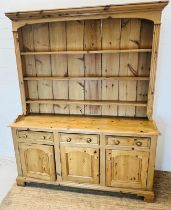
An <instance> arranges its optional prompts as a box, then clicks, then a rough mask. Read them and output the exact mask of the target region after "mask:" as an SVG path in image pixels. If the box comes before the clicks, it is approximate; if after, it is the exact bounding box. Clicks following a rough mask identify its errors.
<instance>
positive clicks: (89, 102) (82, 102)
mask: <svg viewBox="0 0 171 210" xmlns="http://www.w3.org/2000/svg"><path fill="white" fill-rule="evenodd" d="M26 103H27V104H67V105H70V104H77V105H94V106H103V105H122V106H140V107H146V106H147V102H146V101H113V100H103V101H100V100H60V99H54V100H51V99H39V100H33V99H31V100H27V101H26Z"/></svg>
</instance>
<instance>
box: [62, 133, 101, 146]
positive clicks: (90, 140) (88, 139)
mask: <svg viewBox="0 0 171 210" xmlns="http://www.w3.org/2000/svg"><path fill="white" fill-rule="evenodd" d="M60 141H61V142H66V143H67V142H68V143H69V142H71V143H87V144H99V136H98V135H91V134H68V133H61V138H60Z"/></svg>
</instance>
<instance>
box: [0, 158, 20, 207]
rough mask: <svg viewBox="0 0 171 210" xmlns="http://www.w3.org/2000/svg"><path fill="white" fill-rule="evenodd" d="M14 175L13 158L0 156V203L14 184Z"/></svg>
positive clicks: (15, 173) (15, 171)
mask: <svg viewBox="0 0 171 210" xmlns="http://www.w3.org/2000/svg"><path fill="white" fill-rule="evenodd" d="M16 176H17V168H16V164H15V159H12V158H11V159H10V158H8V159H7V158H2V157H0V203H1V201H2V200H3V198H4V197H5V196H6V194H7V193H8V191H9V190H10V189H11V187H12V185H13V184H14V182H15V178H16Z"/></svg>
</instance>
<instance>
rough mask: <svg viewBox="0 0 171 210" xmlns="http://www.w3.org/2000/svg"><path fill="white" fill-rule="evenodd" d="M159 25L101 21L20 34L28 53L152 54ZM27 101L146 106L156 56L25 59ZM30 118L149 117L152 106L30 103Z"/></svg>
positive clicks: (32, 28) (24, 29) (43, 27)
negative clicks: (36, 115) (44, 115)
mask: <svg viewBox="0 0 171 210" xmlns="http://www.w3.org/2000/svg"><path fill="white" fill-rule="evenodd" d="M153 26H154V24H153V22H152V21H149V20H144V19H112V18H108V19H103V20H101V19H97V20H78V21H77V20H76V21H68V22H67V21H66V22H51V23H40V24H33V25H26V26H24V27H22V28H21V29H20V37H19V38H20V40H21V42H20V48H21V49H22V51H23V52H54V51H96V50H97V51H98V50H122V49H151V48H152V38H153ZM22 61H23V62H22V64H23V72H24V77H37V78H38V77H52V80H49V79H48V80H46V79H45V80H43V79H41V80H26V81H25V84H26V86H27V94H26V100H43V99H45V100H67V101H68V100H79V101H84V100H85V101H91V100H92V101H98V100H99V101H107V100H109V101H112V100H113V101H118V102H119V101H122V102H123V101H125V102H129V101H135V102H146V101H147V98H148V96H147V95H148V86H149V81H148V80H136V79H135V80H119V77H128V76H129V77H138V76H139V77H143V76H144V77H149V74H150V63H151V52H120V53H119V52H118V53H98V54H97V53H94V54H93V53H91V54H89V53H86V54H83V53H80V54H52V55H51V54H46V55H45V54H42V55H38V54H36V55H24V56H22ZM115 76H116V77H117V78H118V79H117V80H115V79H114V80H105V79H102V80H83V79H82V80H81V78H80V80H78V79H77V80H76V81H74V80H63V81H60V80H59V81H58V80H53V77H103V78H105V77H115ZM27 110H28V112H29V113H50V114H78V115H98V116H127V117H146V116H147V110H146V107H144V106H143V107H141V106H132V105H131V106H130V105H126V106H125V105H123V104H122V105H119V104H116V105H115V104H109V105H106V104H104V105H84V103H83V104H80V103H79V104H69V103H67V104H56V103H55V104H49V103H47V104H46V103H44V104H42V103H41V104H39V103H29V104H28V105H27Z"/></svg>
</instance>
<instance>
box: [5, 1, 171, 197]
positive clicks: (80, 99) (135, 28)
mask: <svg viewBox="0 0 171 210" xmlns="http://www.w3.org/2000/svg"><path fill="white" fill-rule="evenodd" d="M167 3H168V1H158V2H157V1H156V2H151V3H138V4H126V5H106V6H97V7H83V8H70V9H57V10H42V11H29V12H16V13H6V16H8V17H9V18H10V19H11V20H12V24H13V33H14V41H15V49H16V59H17V66H18V78H19V85H20V92H21V102H22V108H23V115H21V116H18V118H17V119H16V121H15V122H14V123H12V124H11V128H12V133H13V140H14V148H15V153H16V160H17V167H18V177H17V184H18V185H21V186H24V185H25V183H27V182H39V183H48V184H49V183H50V184H55V185H61V186H69V187H77V188H84V189H95V190H102V191H112V192H123V193H131V194H135V195H138V196H143V197H144V200H145V201H153V200H154V193H153V176H154V165H155V153H156V144H157V137H158V135H159V132H158V130H157V128H156V126H155V123H154V122H153V120H152V114H153V100H154V92H155V77H156V65H157V54H158V53H157V52H158V43H159V33H160V25H161V22H160V21H161V12H162V9H163V8H164V7H165V6H166V5H167Z"/></svg>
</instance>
